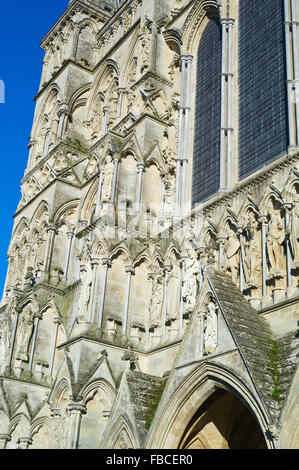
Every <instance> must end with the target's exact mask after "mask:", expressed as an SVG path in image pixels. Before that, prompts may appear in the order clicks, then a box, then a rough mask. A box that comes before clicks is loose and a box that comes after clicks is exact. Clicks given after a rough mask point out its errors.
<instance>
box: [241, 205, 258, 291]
mask: <svg viewBox="0 0 299 470" xmlns="http://www.w3.org/2000/svg"><path fill="white" fill-rule="evenodd" d="M243 261H244V275H245V280H246V286H247V288H248V289H252V288H257V287H258V285H259V279H260V275H261V269H262V256H261V239H260V236H259V233H258V223H257V221H256V218H255V215H254V213H253V212H252V211H250V212H249V213H248V223H247V227H246V242H245V243H244V252H243Z"/></svg>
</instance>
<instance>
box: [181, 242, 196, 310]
mask: <svg viewBox="0 0 299 470" xmlns="http://www.w3.org/2000/svg"><path fill="white" fill-rule="evenodd" d="M199 273H200V264H199V261H198V259H197V256H196V254H195V253H194V251H193V250H191V249H190V248H189V249H188V250H187V257H186V259H185V269H184V276H183V299H184V302H185V312H186V313H192V312H193V309H194V306H195V302H196V296H197V290H198V274H199Z"/></svg>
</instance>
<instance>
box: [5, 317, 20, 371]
mask: <svg viewBox="0 0 299 470" xmlns="http://www.w3.org/2000/svg"><path fill="white" fill-rule="evenodd" d="M19 315H20V312H19V311H16V314H15V321H14V327H13V332H12V336H11V343H10V350H9V358H8V364H7V367H8V369H10V367H11V362H12V356H13V350H14V346H15V341H16V334H17V328H18V322H19Z"/></svg>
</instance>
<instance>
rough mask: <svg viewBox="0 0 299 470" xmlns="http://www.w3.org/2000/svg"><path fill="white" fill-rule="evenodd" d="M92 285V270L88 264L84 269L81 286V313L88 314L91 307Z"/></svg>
mask: <svg viewBox="0 0 299 470" xmlns="http://www.w3.org/2000/svg"><path fill="white" fill-rule="evenodd" d="M91 287H92V270H91V267H90V266H89V265H88V266H87V267H86V269H85V271H84V275H83V279H82V287H81V297H80V303H79V310H80V314H81V315H87V313H88V309H89V302H90V298H91Z"/></svg>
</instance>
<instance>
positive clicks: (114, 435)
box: [100, 413, 138, 449]
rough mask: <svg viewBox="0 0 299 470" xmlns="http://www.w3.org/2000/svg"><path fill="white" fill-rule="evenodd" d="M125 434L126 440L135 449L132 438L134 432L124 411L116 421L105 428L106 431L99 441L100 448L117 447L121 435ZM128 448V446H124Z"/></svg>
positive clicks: (135, 444)
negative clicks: (108, 428) (110, 426)
mask: <svg viewBox="0 0 299 470" xmlns="http://www.w3.org/2000/svg"><path fill="white" fill-rule="evenodd" d="M124 434H125V436H126V437H127V439H128V441H129V442H130V444H131V448H132V449H137V448H138V446H137V443H136V440H135V438H134V435H135V433H134V432H133V430H132V427H131V424H130V419H129V417H128V415H127V414H126V413H124V414H122V415H121V416H119V418H118V419H117V421H116V422H115V423H114V425H113V426H112V428H110V430H107V433H105V434H104V436H103V440H102V442H101V446H100V448H101V449H117V448H121V447H117V445H118V444H119V443H120V442H119V441H120V440H121V438H122V436H123V435H124ZM126 448H128V447H126Z"/></svg>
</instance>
